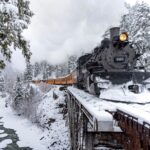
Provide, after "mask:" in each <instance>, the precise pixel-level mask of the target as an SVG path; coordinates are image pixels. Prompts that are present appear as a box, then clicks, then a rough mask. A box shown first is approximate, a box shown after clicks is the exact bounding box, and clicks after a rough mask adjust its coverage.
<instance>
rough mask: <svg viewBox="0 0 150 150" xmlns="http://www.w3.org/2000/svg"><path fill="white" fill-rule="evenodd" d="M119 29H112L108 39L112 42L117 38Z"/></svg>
mask: <svg viewBox="0 0 150 150" xmlns="http://www.w3.org/2000/svg"><path fill="white" fill-rule="evenodd" d="M119 33H120V28H119V27H114V28H111V29H110V39H111V40H113V38H114V37H116V36H119Z"/></svg>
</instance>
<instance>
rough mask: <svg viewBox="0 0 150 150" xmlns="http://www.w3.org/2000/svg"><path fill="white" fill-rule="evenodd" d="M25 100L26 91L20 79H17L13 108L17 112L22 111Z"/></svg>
mask: <svg viewBox="0 0 150 150" xmlns="http://www.w3.org/2000/svg"><path fill="white" fill-rule="evenodd" d="M23 100H24V90H23V87H22V82H21V80H20V78H19V77H17V82H16V86H15V89H14V99H13V108H14V109H15V110H18V111H20V109H21V105H22V102H23Z"/></svg>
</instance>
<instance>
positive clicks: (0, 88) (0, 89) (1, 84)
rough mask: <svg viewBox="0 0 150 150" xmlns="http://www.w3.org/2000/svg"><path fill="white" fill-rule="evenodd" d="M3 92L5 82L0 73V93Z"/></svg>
mask: <svg viewBox="0 0 150 150" xmlns="http://www.w3.org/2000/svg"><path fill="white" fill-rule="evenodd" d="M4 90H5V80H4V76H3V75H2V73H1V72H0V92H3V91H4Z"/></svg>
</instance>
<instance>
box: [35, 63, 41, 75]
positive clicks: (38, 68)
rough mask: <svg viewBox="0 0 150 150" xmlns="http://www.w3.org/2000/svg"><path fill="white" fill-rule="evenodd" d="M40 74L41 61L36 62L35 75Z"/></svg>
mask: <svg viewBox="0 0 150 150" xmlns="http://www.w3.org/2000/svg"><path fill="white" fill-rule="evenodd" d="M39 74H40V66H39V63H37V62H36V63H35V65H34V77H37V76H38V75H39Z"/></svg>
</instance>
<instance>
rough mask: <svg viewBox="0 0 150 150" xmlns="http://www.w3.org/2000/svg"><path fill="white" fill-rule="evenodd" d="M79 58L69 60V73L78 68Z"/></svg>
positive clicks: (72, 57) (73, 57) (74, 57)
mask: <svg viewBox="0 0 150 150" xmlns="http://www.w3.org/2000/svg"><path fill="white" fill-rule="evenodd" d="M76 62H77V57H76V56H70V57H69V60H68V73H70V72H71V71H73V70H74V69H75V68H76V66H77V63H76Z"/></svg>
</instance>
